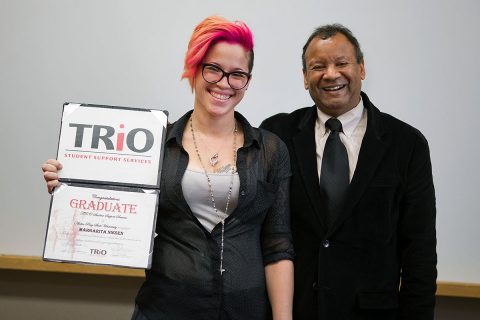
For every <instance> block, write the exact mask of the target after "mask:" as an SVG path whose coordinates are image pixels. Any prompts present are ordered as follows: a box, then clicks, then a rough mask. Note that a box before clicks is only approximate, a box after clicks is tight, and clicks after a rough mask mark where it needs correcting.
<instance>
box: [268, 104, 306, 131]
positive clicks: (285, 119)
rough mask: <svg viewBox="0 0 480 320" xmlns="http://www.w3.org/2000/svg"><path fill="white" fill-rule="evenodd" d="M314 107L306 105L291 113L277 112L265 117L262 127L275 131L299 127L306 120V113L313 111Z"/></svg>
mask: <svg viewBox="0 0 480 320" xmlns="http://www.w3.org/2000/svg"><path fill="white" fill-rule="evenodd" d="M312 109H313V107H304V108H300V109H296V110H294V111H292V112H290V113H286V112H284V113H277V114H275V115H273V116H271V117H268V118H267V119H265V120H264V121H263V122H262V123H261V124H260V127H261V128H263V129H267V130H269V131H272V132H275V133H277V132H278V131H283V130H288V129H290V128H292V127H297V126H298V125H299V124H300V123H301V122H302V121H303V120H304V118H305V115H306V114H307V113H309V112H312Z"/></svg>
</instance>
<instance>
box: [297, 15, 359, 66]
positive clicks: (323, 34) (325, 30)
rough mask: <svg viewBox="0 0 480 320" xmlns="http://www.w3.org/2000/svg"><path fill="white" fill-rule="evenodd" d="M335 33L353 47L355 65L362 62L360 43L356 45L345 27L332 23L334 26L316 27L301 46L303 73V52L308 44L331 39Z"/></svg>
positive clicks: (356, 42) (304, 62)
mask: <svg viewBox="0 0 480 320" xmlns="http://www.w3.org/2000/svg"><path fill="white" fill-rule="evenodd" d="M337 33H341V34H343V35H344V36H345V37H346V38H347V40H348V41H349V42H350V43H351V44H352V45H353V48H354V49H355V59H356V60H357V63H360V62H362V60H363V52H362V50H361V49H360V43H358V40H357V38H355V36H354V35H353V33H352V31H350V29H348V28H347V27H345V26H343V25H341V24H339V23H334V24H326V25H324V26H321V27H318V28H317V29H315V30H314V31H313V32H312V34H311V35H310V37H309V38H308V40H307V42H306V43H305V45H304V46H303V51H302V68H303V71H306V70H307V62H306V61H305V52H306V51H307V48H308V45H309V44H310V42H312V40H313V39H316V38H319V39H322V40H326V39H328V38H331V37H333V36H334V35H336V34H337Z"/></svg>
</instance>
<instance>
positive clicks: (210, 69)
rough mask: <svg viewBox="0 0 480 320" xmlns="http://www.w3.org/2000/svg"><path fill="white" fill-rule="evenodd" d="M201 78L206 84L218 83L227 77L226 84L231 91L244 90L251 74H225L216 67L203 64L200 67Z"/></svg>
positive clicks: (238, 72)
mask: <svg viewBox="0 0 480 320" xmlns="http://www.w3.org/2000/svg"><path fill="white" fill-rule="evenodd" d="M202 77H203V79H204V80H205V81H207V82H208V83H217V82H220V81H221V80H222V79H223V77H227V82H228V85H229V86H230V88H232V89H233V90H241V89H243V88H245V87H246V86H247V84H248V81H250V77H251V74H249V73H246V72H243V71H232V72H225V71H223V70H222V68H220V67H219V66H217V65H214V64H211V63H204V64H203V65H202Z"/></svg>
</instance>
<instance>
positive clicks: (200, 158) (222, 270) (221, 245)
mask: <svg viewBox="0 0 480 320" xmlns="http://www.w3.org/2000/svg"><path fill="white" fill-rule="evenodd" d="M192 123H193V115H192V116H190V132H191V133H192V140H193V146H194V147H195V152H196V153H197V157H198V160H199V161H200V165H201V166H202V168H203V172H204V173H205V177H206V178H207V183H208V191H209V192H210V200H211V201H212V206H213V210H214V211H215V213H216V215H217V216H218V218H219V219H220V223H221V224H222V239H221V243H220V275H223V273H224V272H225V269H224V268H223V248H224V240H225V219H226V218H227V217H228V214H227V213H228V205H229V204H230V198H231V197H232V190H233V177H234V175H235V164H236V163H237V132H238V130H237V121H235V127H234V129H233V165H232V167H231V179H230V186H229V188H228V195H227V204H226V205H225V213H224V215H223V217H222V216H221V215H220V212H219V211H218V209H217V206H216V205H215V198H214V197H213V187H212V181H211V179H210V175H209V174H208V172H207V169H206V168H205V166H204V164H203V161H202V157H201V156H200V152H199V151H198V146H197V140H196V139H195V132H194V130H193V124H192Z"/></svg>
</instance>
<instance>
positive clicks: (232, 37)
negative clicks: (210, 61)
mask: <svg viewBox="0 0 480 320" xmlns="http://www.w3.org/2000/svg"><path fill="white" fill-rule="evenodd" d="M221 41H225V42H227V43H231V44H239V45H241V46H242V47H243V48H245V50H246V51H247V52H248V53H249V59H248V72H252V69H253V34H252V31H251V30H250V29H249V28H248V26H247V25H246V24H245V23H244V22H242V21H238V20H237V21H235V22H232V21H229V20H227V19H225V18H223V17H220V16H210V17H207V18H206V19H205V20H203V21H202V22H200V23H199V24H198V25H197V26H196V27H195V29H194V30H193V33H192V37H191V38H190V42H189V43H188V49H187V53H186V54H185V64H184V67H183V74H182V79H184V78H187V79H188V81H189V82H190V86H191V87H192V90H193V87H194V82H195V75H196V73H197V70H198V68H199V66H200V65H201V64H202V62H203V59H204V58H205V55H206V54H207V52H208V49H210V48H211V47H212V46H213V45H214V44H216V43H218V42H221Z"/></svg>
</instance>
